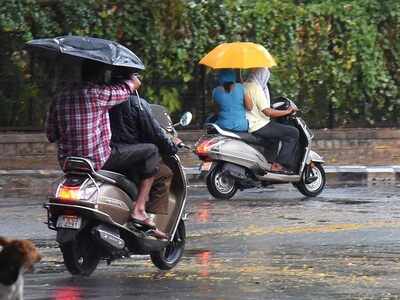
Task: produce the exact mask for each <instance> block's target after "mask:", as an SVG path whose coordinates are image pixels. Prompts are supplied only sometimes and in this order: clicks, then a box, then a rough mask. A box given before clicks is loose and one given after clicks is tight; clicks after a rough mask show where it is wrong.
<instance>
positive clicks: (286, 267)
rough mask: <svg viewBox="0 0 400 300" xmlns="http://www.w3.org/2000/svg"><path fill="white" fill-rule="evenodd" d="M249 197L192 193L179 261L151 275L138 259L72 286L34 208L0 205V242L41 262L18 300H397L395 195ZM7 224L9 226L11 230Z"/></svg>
mask: <svg viewBox="0 0 400 300" xmlns="http://www.w3.org/2000/svg"><path fill="white" fill-rule="evenodd" d="M286 187H288V186H280V187H279V188H276V189H268V190H252V191H248V192H245V193H241V194H238V195H237V196H235V198H234V199H233V200H229V201H221V200H213V199H212V198H211V197H210V196H209V195H208V194H207V193H206V191H205V190H204V189H197V190H195V189H192V190H191V192H190V194H189V195H190V196H189V201H188V211H189V212H190V213H191V215H190V218H189V220H188V221H187V233H188V241H187V245H186V252H185V254H184V257H183V258H182V261H181V262H180V263H179V264H178V266H177V267H176V268H174V269H173V270H171V271H169V272H161V271H158V270H157V269H156V268H155V267H154V266H153V265H152V263H151V261H150V260H149V259H148V257H147V256H138V257H132V258H131V259H126V260H120V261H116V262H113V263H112V265H111V266H106V264H105V263H102V264H101V265H100V266H99V268H98V269H97V270H96V271H95V273H94V274H93V275H92V276H91V277H89V278H79V277H71V276H70V275H69V273H67V271H66V270H65V268H64V266H63V264H62V256H61V255H60V252H59V250H58V249H57V247H56V243H55V242H54V241H53V239H54V234H53V233H52V232H51V231H49V230H47V228H46V226H45V225H44V224H42V222H44V221H45V214H44V211H43V210H42V209H41V206H40V204H41V202H43V200H42V199H30V200H28V199H22V198H14V199H6V198H4V197H3V199H1V200H0V235H6V236H17V237H19V238H21V237H22V238H30V239H33V240H34V242H35V243H36V244H37V245H38V246H39V247H40V250H41V253H42V255H43V256H44V259H43V261H42V262H41V263H40V264H39V265H38V266H37V269H36V273H35V274H28V275H27V276H26V283H25V293H26V295H25V296H26V299H57V300H61V299H65V300H66V299H69V300H77V299H147V300H148V299H216V300H217V299H218V300H219V299H400V287H399V284H398V282H399V278H400V255H399V254H400V246H399V239H400V201H399V200H400V196H399V192H400V188H399V187H396V186H393V185H392V186H370V187H351V188H349V187H347V188H344V187H343V188H329V189H327V190H326V191H325V192H324V193H323V194H322V195H321V196H320V197H317V198H314V199H305V198H303V197H302V196H301V195H300V194H299V193H298V192H297V191H296V190H294V189H291V190H290V191H286V190H285V189H284V188H286ZM15 224H18V225H17V226H16V225H15Z"/></svg>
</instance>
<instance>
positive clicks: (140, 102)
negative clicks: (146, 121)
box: [135, 90, 143, 110]
mask: <svg viewBox="0 0 400 300" xmlns="http://www.w3.org/2000/svg"><path fill="white" fill-rule="evenodd" d="M135 93H136V97H137V98H138V102H139V109H140V110H143V107H142V101H141V100H140V96H139V92H138V91H137V90H135Z"/></svg>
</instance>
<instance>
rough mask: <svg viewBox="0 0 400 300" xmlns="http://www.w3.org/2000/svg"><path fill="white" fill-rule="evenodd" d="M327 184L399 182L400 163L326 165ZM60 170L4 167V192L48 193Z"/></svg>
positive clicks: (190, 171) (196, 172) (195, 171)
mask: <svg viewBox="0 0 400 300" xmlns="http://www.w3.org/2000/svg"><path fill="white" fill-rule="evenodd" d="M324 169H325V172H326V175H327V184H328V185H329V186H335V185H343V184H346V185H374V184H398V183H399V182H400V165H390V166H353V165H351V166H325V167H324ZM184 170H185V173H186V176H187V179H188V181H189V185H190V186H192V187H201V186H204V178H203V176H202V174H201V172H200V169H199V167H198V166H197V167H184ZM61 175H62V172H61V171H59V170H0V194H18V193H27V192H29V194H30V195H45V194H46V193H47V191H48V188H49V187H50V184H51V182H52V181H54V180H55V179H56V178H57V177H59V176H61Z"/></svg>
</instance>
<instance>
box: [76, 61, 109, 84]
mask: <svg viewBox="0 0 400 300" xmlns="http://www.w3.org/2000/svg"><path fill="white" fill-rule="evenodd" d="M105 70H106V65H105V64H103V63H100V62H95V61H92V60H84V61H83V62H82V73H81V75H82V80H83V81H92V82H96V81H101V79H102V78H103V77H104V72H105Z"/></svg>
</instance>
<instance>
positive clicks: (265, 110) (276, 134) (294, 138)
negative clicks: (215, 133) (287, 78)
mask: <svg viewBox="0 0 400 300" xmlns="http://www.w3.org/2000/svg"><path fill="white" fill-rule="evenodd" d="M270 74H271V73H270V71H269V70H268V69H267V68H256V69H253V70H252V72H251V74H250V75H249V77H248V79H247V81H246V82H245V84H244V88H245V97H246V98H247V99H250V100H251V101H245V103H246V109H247V112H246V117H247V119H248V121H249V132H250V133H252V134H254V135H256V136H259V137H261V138H263V139H264V140H265V143H266V144H268V143H270V141H268V139H271V138H277V139H279V140H280V141H281V142H282V149H281V150H280V152H279V156H278V158H277V162H274V163H273V164H272V167H271V171H272V172H282V173H289V174H290V173H293V171H294V170H295V168H296V155H295V151H296V148H297V144H298V141H299V131H298V129H297V128H295V127H293V126H289V125H284V124H281V123H279V122H277V121H275V120H274V118H279V117H284V116H287V115H289V114H291V113H293V112H295V109H294V108H292V107H290V108H288V109H287V110H276V109H273V108H271V104H270V94H269V90H268V85H267V83H268V80H269V78H270ZM247 103H251V105H247Z"/></svg>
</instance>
